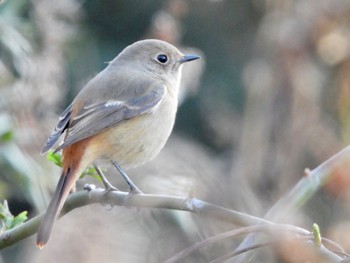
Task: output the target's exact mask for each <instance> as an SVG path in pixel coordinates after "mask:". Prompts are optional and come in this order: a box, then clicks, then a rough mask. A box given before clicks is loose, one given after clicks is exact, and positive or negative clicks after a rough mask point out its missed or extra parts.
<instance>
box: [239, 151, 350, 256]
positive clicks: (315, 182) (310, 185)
mask: <svg viewBox="0 0 350 263" xmlns="http://www.w3.org/2000/svg"><path fill="white" fill-rule="evenodd" d="M349 156H350V146H348V147H346V148H344V149H343V150H341V151H340V152H338V153H336V154H335V155H333V156H332V157H331V158H329V159H328V160H326V161H325V162H323V163H322V164H320V165H319V166H317V167H316V168H315V169H313V170H312V171H308V170H306V172H305V176H304V177H303V178H302V179H300V181H299V182H298V183H297V184H296V185H295V186H294V188H293V189H292V190H291V191H290V192H288V193H287V194H286V195H284V196H283V197H282V198H281V199H280V200H279V201H278V202H277V203H276V204H275V205H274V206H273V207H272V208H271V209H270V210H269V211H268V212H267V213H266V215H265V216H264V219H266V220H271V221H273V222H276V221H279V220H282V219H284V218H286V217H287V216H289V215H291V214H294V213H296V211H297V210H298V209H299V208H300V207H302V206H303V205H304V204H305V203H306V202H307V201H308V200H309V199H310V198H311V197H312V196H313V195H314V194H315V193H316V192H317V191H318V190H319V189H320V188H321V187H322V186H323V185H324V183H325V182H327V180H329V178H330V175H331V174H332V171H334V170H335V169H336V168H337V167H339V166H341V165H343V164H344V162H346V161H348V160H349ZM255 239H256V235H255V234H251V235H248V236H247V237H246V238H245V239H244V240H243V241H242V243H241V244H240V245H239V246H238V248H237V249H243V248H244V247H246V246H250V245H251V244H252V243H254V240H255ZM252 253H253V252H252ZM252 253H246V254H244V255H242V256H241V257H240V258H239V259H236V260H237V262H249V260H248V258H251V257H252V256H253V255H252Z"/></svg>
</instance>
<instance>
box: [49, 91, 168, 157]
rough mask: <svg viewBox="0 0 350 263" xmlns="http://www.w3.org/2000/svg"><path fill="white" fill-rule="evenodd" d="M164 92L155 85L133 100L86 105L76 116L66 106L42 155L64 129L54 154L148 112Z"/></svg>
mask: <svg viewBox="0 0 350 263" xmlns="http://www.w3.org/2000/svg"><path fill="white" fill-rule="evenodd" d="M165 90H166V88H165V86H164V85H159V86H155V87H152V88H150V89H148V91H147V92H145V93H144V94H142V95H139V96H137V97H134V98H130V99H126V100H120V101H119V100H113V99H111V100H107V101H103V102H98V103H92V104H86V105H85V106H84V107H82V108H81V109H80V110H79V111H78V113H77V114H74V115H75V116H72V114H71V112H72V106H69V107H68V108H67V109H66V110H65V111H64V112H63V113H62V115H61V116H60V121H59V123H58V124H57V126H56V128H55V129H54V130H53V132H52V134H51V136H50V137H49V139H48V141H47V143H46V145H45V147H44V149H43V151H42V152H46V151H47V150H49V149H50V148H52V146H53V145H54V144H55V142H56V141H57V140H58V138H59V137H60V135H61V134H62V133H63V132H64V131H65V130H67V133H66V138H65V140H64V142H63V143H62V144H61V145H60V146H58V147H57V149H56V150H55V151H59V150H61V149H63V148H65V147H67V146H69V145H71V144H73V143H76V142H78V141H80V140H83V139H86V138H88V137H90V136H93V135H95V134H97V133H99V132H101V131H102V130H104V129H106V128H108V127H111V126H113V125H116V124H118V123H120V122H122V121H124V120H128V119H131V118H133V117H136V116H139V115H142V114H145V113H149V112H151V111H152V109H154V108H155V107H156V106H157V105H158V104H159V103H160V101H161V100H162V98H163V97H164V95H165Z"/></svg>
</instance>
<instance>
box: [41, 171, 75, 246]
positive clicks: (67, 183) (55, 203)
mask: <svg viewBox="0 0 350 263" xmlns="http://www.w3.org/2000/svg"><path fill="white" fill-rule="evenodd" d="M74 177H75V176H74V171H72V170H71V169H70V168H68V169H64V170H63V171H62V175H61V178H60V179H59V181H58V184H57V187H56V190H55V193H54V195H53V197H52V199H51V201H50V204H49V207H48V208H47V210H46V213H45V215H44V218H43V219H42V221H41V224H40V227H39V231H38V235H37V239H36V245H37V247H38V248H40V249H42V248H43V247H44V246H45V245H46V243H47V242H48V240H49V238H50V234H51V231H52V227H53V224H54V222H55V220H56V218H57V217H58V215H59V213H60V212H61V209H62V206H63V204H64V201H65V200H66V198H67V196H68V194H69V192H70V190H71V189H72V187H73V185H74V183H75V178H74Z"/></svg>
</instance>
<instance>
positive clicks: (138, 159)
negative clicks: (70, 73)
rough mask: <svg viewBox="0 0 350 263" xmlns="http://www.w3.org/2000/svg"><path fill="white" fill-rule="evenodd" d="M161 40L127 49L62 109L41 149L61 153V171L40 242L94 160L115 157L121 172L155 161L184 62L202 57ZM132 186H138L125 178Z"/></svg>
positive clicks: (174, 103) (172, 116) (167, 127)
mask: <svg viewBox="0 0 350 263" xmlns="http://www.w3.org/2000/svg"><path fill="white" fill-rule="evenodd" d="M198 58H199V57H198V56H195V55H183V54H182V53H181V52H180V51H179V50H178V49H177V48H175V47H174V46H172V45H170V44H168V43H166V42H164V41H160V40H142V41H138V42H136V43H134V44H132V45H130V46H128V47H126V48H125V49H124V50H123V51H122V52H121V53H120V54H119V55H118V56H117V57H116V58H115V59H114V60H112V61H111V62H110V63H109V65H108V66H107V67H106V68H105V69H104V70H103V71H101V72H100V73H99V74H98V75H96V76H95V77H94V78H93V79H92V80H90V81H89V82H88V83H87V84H86V86H85V87H84V88H83V89H82V90H81V91H80V92H79V94H78V95H77V96H76V98H75V99H74V100H73V102H72V104H71V105H69V106H68V108H67V109H66V110H65V111H63V113H62V114H61V116H60V117H59V122H58V124H57V126H56V127H55V129H54V130H53V132H52V134H51V136H50V137H49V138H48V141H47V143H46V145H45V146H44V148H43V150H42V152H43V153H44V152H46V151H48V150H49V149H51V148H52V147H53V146H54V145H55V144H56V142H57V141H58V139H59V138H60V136H61V135H62V134H63V133H65V136H64V140H63V142H62V143H61V144H60V145H59V146H58V147H57V148H56V149H55V151H59V150H63V152H62V175H61V177H60V179H59V181H58V184H57V187H56V190H55V193H54V195H53V197H52V200H51V202H50V204H49V207H48V209H47V211H46V213H45V215H44V218H43V220H42V222H41V225H40V228H39V231H38V236H37V246H38V247H39V248H43V247H44V246H45V245H46V243H47V242H48V240H49V237H50V234H51V231H52V227H53V224H54V222H55V220H56V218H57V217H58V215H59V213H60V211H61V209H62V206H63V204H64V202H65V200H66V198H67V196H68V194H69V192H70V191H71V190H72V188H73V187H74V186H75V182H76V180H78V178H79V176H80V174H81V173H82V172H83V171H84V170H85V169H86V167H87V166H89V165H90V164H92V163H93V162H94V161H95V160H97V159H101V158H105V159H109V160H111V161H112V162H113V163H114V164H115V166H116V167H117V169H118V170H119V171H120V172H121V173H122V175H123V176H125V177H126V174H125V173H124V172H123V170H121V168H120V167H123V168H124V169H127V168H130V167H133V166H137V165H140V164H142V163H145V162H147V161H149V160H151V159H153V158H154V157H155V156H156V155H157V154H158V153H159V151H160V150H161V149H162V148H163V146H164V144H165V143H166V141H167V139H168V137H169V135H170V133H171V130H172V128H173V125H174V121H175V114H176V110H177V101H178V89H179V84H180V79H181V65H182V64H183V63H184V62H188V61H192V60H195V59H198ZM126 180H127V182H128V183H129V185H130V187H131V190H134V189H135V187H134V185H133V184H132V183H131V181H129V179H128V178H127V177H126Z"/></svg>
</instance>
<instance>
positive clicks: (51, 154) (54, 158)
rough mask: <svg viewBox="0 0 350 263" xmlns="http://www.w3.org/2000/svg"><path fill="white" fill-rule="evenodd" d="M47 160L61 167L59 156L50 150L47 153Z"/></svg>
mask: <svg viewBox="0 0 350 263" xmlns="http://www.w3.org/2000/svg"><path fill="white" fill-rule="evenodd" d="M47 159H48V160H49V161H51V162H53V163H54V164H56V165H57V166H59V167H62V159H61V154H59V153H55V152H54V151H52V150H51V151H49V152H48V153H47Z"/></svg>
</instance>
